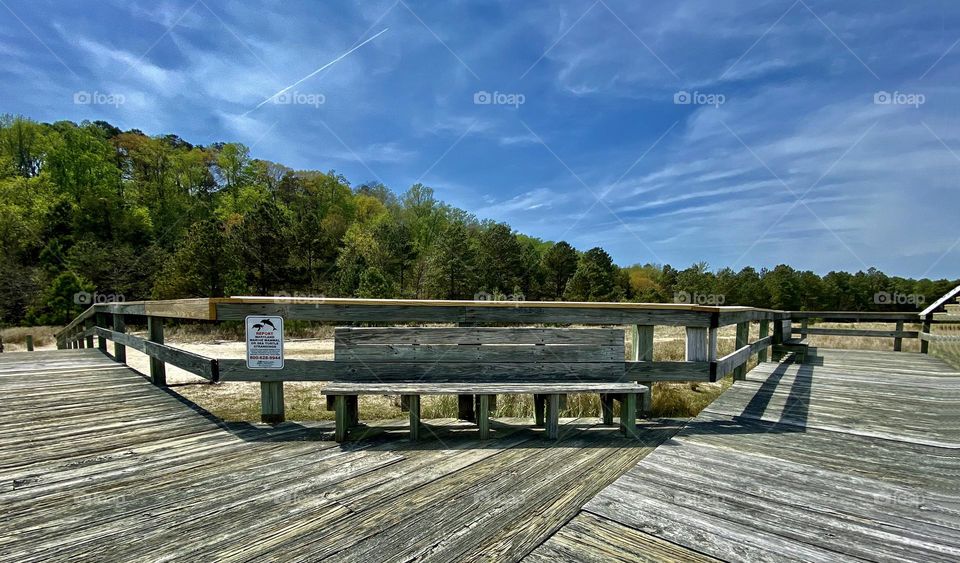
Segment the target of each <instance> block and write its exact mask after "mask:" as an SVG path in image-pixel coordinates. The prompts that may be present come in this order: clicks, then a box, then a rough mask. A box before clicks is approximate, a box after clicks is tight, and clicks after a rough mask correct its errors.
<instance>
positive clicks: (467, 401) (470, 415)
mask: <svg viewBox="0 0 960 563" xmlns="http://www.w3.org/2000/svg"><path fill="white" fill-rule="evenodd" d="M457 418H459V419H460V420H469V421H470V422H476V420H477V417H476V416H474V412H473V395H457Z"/></svg>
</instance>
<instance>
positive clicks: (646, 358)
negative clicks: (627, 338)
mask: <svg viewBox="0 0 960 563" xmlns="http://www.w3.org/2000/svg"><path fill="white" fill-rule="evenodd" d="M630 329H631V333H632V338H631V346H630V357H631V358H633V359H634V360H635V361H638V362H652V361H653V325H633V326H631V327H630ZM641 397H643V398H642V399H641V400H640V401H638V403H639V404H638V405H637V415H638V416H641V417H644V416H649V415H650V412H651V411H652V410H653V382H652V381H651V382H650V392H649V393H644V394H643V395H641ZM624 404H626V403H621V405H620V406H621V407H622V406H623V405H624Z"/></svg>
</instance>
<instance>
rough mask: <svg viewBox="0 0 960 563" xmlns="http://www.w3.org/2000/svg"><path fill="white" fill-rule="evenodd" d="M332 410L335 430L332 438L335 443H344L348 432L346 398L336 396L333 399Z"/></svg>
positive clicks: (348, 419)
mask: <svg viewBox="0 0 960 563" xmlns="http://www.w3.org/2000/svg"><path fill="white" fill-rule="evenodd" d="M333 410H335V411H336V429H335V430H334V433H333V438H334V440H336V441H337V442H344V441H346V439H347V435H348V434H349V432H350V417H349V413H348V412H347V396H346V395H336V396H334V397H333Z"/></svg>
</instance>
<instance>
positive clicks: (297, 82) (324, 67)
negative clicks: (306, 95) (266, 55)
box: [243, 27, 390, 115]
mask: <svg viewBox="0 0 960 563" xmlns="http://www.w3.org/2000/svg"><path fill="white" fill-rule="evenodd" d="M388 29H390V28H389V27H385V28H383V30H382V31H380V33H377V34H376V35H374V36H373V37H371V38H370V39H367V40H366V41H364V42H363V43H360V44H359V45H357V46H356V47H354V48H352V49H350V50H349V51H347V52H346V53H344V54H342V55H340V56H339V57H337V58H335V59H333V60H332V61H330V62H329V63H327V64H325V65H323V66H322V67H320V68H318V69H317V70H315V71H313V72H311V73H310V74H308V75H306V76H304V77H303V78H301V79H300V80H297V81H296V82H294V83H293V84H291V85H289V86H287V87H286V88H284V89H282V90H280V91H279V92H277V93H276V94H274V95H272V96H270V97H268V98H267V99H265V100H263V101H262V102H260V103H259V104H257V107H255V108H253V109H251V110H249V111H247V112H246V113H244V114H243V115H247V114H248V113H250V112H251V111H253V110H255V109H259V108H260V107H262V106H263V104H265V103H267V102H269V101H270V100H272V99H274V98H276V97H277V96H279V95H280V94H283V93H284V92H286V91H287V90H289V89H290V88H293V87H294V86H296V85H297V84H300V83H301V82H303V81H304V80H307V79H308V78H310V77H312V76H316V75H317V73H319V72H321V71H322V70H324V69H326V68H329V67H330V66H331V65H333V64H334V63H336V62H338V61H341V60H343V58H344V57H346V56H347V55H349V54H350V53H352V52H354V51H356V50H357V49H359V48H360V47H363V46H364V45H366V44H367V43H369V42H371V41H373V40H374V39H376V38H377V37H380V36H381V35H383V34H384V33H386V32H387V30H388Z"/></svg>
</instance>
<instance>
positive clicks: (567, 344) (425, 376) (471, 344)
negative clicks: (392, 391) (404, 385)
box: [334, 327, 625, 383]
mask: <svg viewBox="0 0 960 563" xmlns="http://www.w3.org/2000/svg"><path fill="white" fill-rule="evenodd" d="M623 339H624V332H623V329H620V328H584V329H569V328H513V327H509V328H499V327H460V328H401V327H395V328H337V329H336V330H335V332H334V358H335V360H336V361H337V363H345V364H347V365H348V366H350V374H351V375H352V377H351V379H353V380H355V381H410V382H422V383H429V382H432V381H436V382H507V381H510V382H524V381H530V382H534V381H558V382H562V381H605V382H610V381H624V380H625V375H624V340H623Z"/></svg>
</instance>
